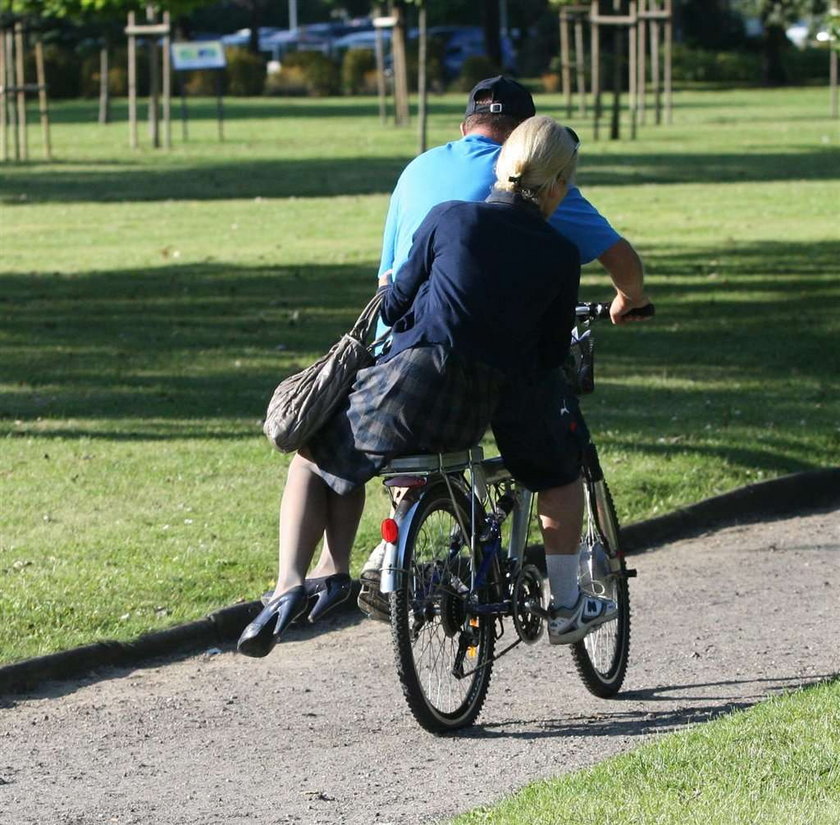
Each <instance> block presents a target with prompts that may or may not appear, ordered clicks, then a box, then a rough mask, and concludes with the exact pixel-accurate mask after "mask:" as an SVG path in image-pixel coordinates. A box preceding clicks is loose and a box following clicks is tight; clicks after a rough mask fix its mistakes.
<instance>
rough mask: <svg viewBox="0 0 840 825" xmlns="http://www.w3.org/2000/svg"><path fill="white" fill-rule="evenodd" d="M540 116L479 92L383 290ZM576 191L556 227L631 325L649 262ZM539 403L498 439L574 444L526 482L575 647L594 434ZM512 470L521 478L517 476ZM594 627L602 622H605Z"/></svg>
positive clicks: (400, 194)
mask: <svg viewBox="0 0 840 825" xmlns="http://www.w3.org/2000/svg"><path fill="white" fill-rule="evenodd" d="M534 114H535V108H534V102H533V99H532V97H531V95H530V94H529V93H528V91H527V90H526V89H525V88H524V87H522V86H521V85H520V84H518V83H516V82H515V81H513V80H511V79H509V78H505V77H501V76H499V77H493V78H488V79H487V80H484V81H481V82H480V83H478V84H477V85H476V86H475V87H474V88H473V89H472V91H471V92H470V95H469V98H468V102H467V108H466V112H465V118H464V121H463V122H462V124H461V134H462V138H461V139H460V140H458V141H453V142H451V143H448V144H446V145H444V146H439V147H436V148H434V149H431V150H429V151H428V152H426V153H424V154H422V155H420V156H419V157H417V158H415V159H414V160H413V161H412V162H411V163H410V164H409V165H408V166H407V167H406V169H405V170H404V171H403V173H402V174H401V176H400V179H399V181H398V183H397V186H396V188H395V190H394V193H393V195H392V197H391V202H390V206H389V210H388V216H387V219H386V224H385V231H384V238H383V248H382V258H381V262H380V269H379V275H380V283H387V282H388V280H389V278H388V274H389V273H390V272H394V273H396V272H398V271H399V269H400V267H401V266H402V264H403V263H404V262H405V260H406V259H407V258H408V256H409V253H410V250H411V248H412V243H413V240H414V235H415V232H416V230H417V228H418V226H419V225H420V224H421V222H422V221H423V219H424V218H425V217H426V214H427V213H428V212H429V210H430V209H431V208H433V207H434V206H435V205H436V204H439V203H441V202H444V201H448V200H465V201H483V200H484V199H485V198H486V197H487V195H488V194H489V192H490V189H491V187H492V184H493V182H494V180H495V178H496V174H495V172H496V169H495V167H496V162H497V160H498V158H499V153H500V151H501V147H502V144H504V142H505V141H506V140H507V138H508V137H509V135H510V134H511V132H512V131H513V129H514V128H515V127H516V126H517V125H518V124H519V123H521V122H522V121H524V120H525V119H526V118H529V117H531V116H533V115H534ZM569 183H570V185H569V187H568V191H567V194H566V196H565V198H564V199H563V200H562V201H561V202H560V204H559V206H557V207H556V208H555V209H554V210H553V212H552V213H551V214H550V216H549V219H548V222H549V225H550V226H551V227H552V228H554V229H555V230H556V231H557V232H558V233H559V234H560V235H562V236H563V237H565V238H567V239H568V240H570V241H572V243H573V244H574V245H575V246H576V247H577V249H578V251H579V255H580V259H581V262H582V263H587V262H589V261H591V260H594V259H595V258H597V259H598V260H599V261H600V262H601V263H602V264H603V265H604V267H605V268H606V269H607V271H608V272H609V274H610V277H611V279H612V281H613V284H614V286H615V289H616V297H615V299H614V300H613V302H612V306H611V318H612V320H613V322H614V323H617V324H620V323H623V322H624V320H625V318H624V316H625V315H626V313H627V312H629V311H630V310H631V309H633V308H636V307H641V306H645V305H647V304H648V303H649V301H648V298H647V296H646V295H645V293H644V286H643V284H644V275H643V268H642V264H641V261H640V259H639V257H638V255H637V254H636V252H635V250H634V249H633V247H632V246H631V245H630V244H629V243H628V242H627V241H626V240H625V239H623V238H621V237H620V236H619V235H618V233H617V232H615V230H614V229H613V228H612V227H611V226H610V225H609V223H608V222H607V221H606V220H605V219H604V218H603V217H602V216H601V215H600V214H599V213H598V212H597V210H595V208H594V207H593V206H592V205H591V204H590V203H589V202H588V201H587V200H586V199H585V198H584V197H583V196H582V195H581V193H580V190H579V189H578V188H577V187H576V186H574V185H573V181H570V182H569ZM527 266H528V262H527V260H523V261H522V267H525V268H527ZM558 276H559V277H562V275H558ZM535 393H537V386H536V385H535V386H530V387H527V388H523V392H522V393H521V394H520V395H519V397H520V398H525V399H533V398H534V397H535ZM539 393H541V395H540V398H541V401H540V403H541V404H543V405H546V407H547V408H550V409H553V410H555V411H556V415H555V416H553V417H548V418H546V419H545V420H543V421H542V422H541V423H540V424H539V425H536V424H534V423H533V422H532V423H531V424H526V422H528V421H531V414H532V412H533V406H532V401H531V402H526V403H524V404H522V405H520V406H519V407H518V408H516V407H514V406H513V404H512V403H511V404H510V405H508V406H507V407H506V409H505V410H504V411H502V412H500V413H499V416H498V429H499V430H500V431H501V432H502V433H504V434H505V435H503V436H502V438H503V439H505V438H509V439H510V440H511V442H512V443H515V444H516V446H517V451H516V452H517V453H518V454H521V455H528V454H533V455H535V456H539V455H548V454H550V453H551V450H547V449H546V446H547V445H548V444H550V443H552V442H554V443H559V442H564V443H565V442H566V441H568V447H567V449H565V450H562V452H563V454H564V455H565V456H566V459H567V460H566V462H564V463H563V464H562V466H553V467H546V468H542V469H541V470H540V471H539V472H536V473H535V471H534V470H533V469H531V468H528V467H521V468H518V469H519V470H520V473H519V474H518V475H519V476H520V477H522V478H523V479H530V485H528V486H531V488H532V489H534V490H539V491H540V495H539V498H538V510H539V515H540V522H541V527H542V531H543V540H544V544H545V549H546V562H547V567H548V578H549V584H550V587H551V594H552V602H553V605H554V607H555V608H556V612H557V618H556V619H555V620H554V621H552V622H551V623H549V638H550V639H551V641H552V642H556V643H568V642H570V641H575V640H577V638H579V634H580V632H581V630H582V628H583V627H584V626H585V625H586V624H587V620H586V616H585V615H584V613H586V611H587V610H588V609H589V608H590V607H591V605H590V604H588V603H587V602H586V601H585V600H583V599H582V598H581V595H580V590H579V588H578V585H577V568H578V554H577V551H578V544H579V539H580V527H581V522H582V517H583V494H582V487H581V484H580V480H579V478H578V471H577V468H578V465H579V457H578V449H579V444H578V442H579V441H580V440H581V439H585V437H586V429H585V424H584V423H583V419H582V418H581V416H580V414H579V411H578V408H577V400H576V398H575V397H574V395H573V394H572V393H571V392H569V390H568V388H567V387H565V385H563V384H561V383H560V382H559V380H558V379H557V377H554V378H552V379H551V380H546V381H544V382H540V386H539ZM495 423H496V422H494V424H495ZM495 429H496V428H495V426H494V430H495ZM529 436H530V437H531V438H530V439H529ZM497 441H498V433H497ZM499 446H500V448H501V444H500V445H499ZM508 452H512V450H510V449H509V450H508ZM510 469H511V471H512V472H514V475H517V472H516V469H517V468H514V467H511V468H510ZM523 472H524V473H525V474H523ZM529 474H530V475H529ZM383 553H384V546H383V545H380V546H379V547H378V548H377V549H376V550H375V551H374V552H373V553H372V554H371V556H370V558H369V560H368V562H367V563H366V564H365V566H364V569H363V571H362V573H361V576H360V578H361V582H362V592H361V594H360V596H359V607H360V608H361V609H362V610H363V612H365V613H366V614H367V615H369V616H371V617H372V618H378V619H383V620H387V619H388V602H387V599H386V598H385V597H383V596H382V594H381V593H380V592H379V569H380V566H381V562H382V556H383ZM330 569H333V567H332V561H331V559H330V558H329V548H326V551H325V553H323V554H322V557H321V560H320V561H319V564H318V567H317V568H316V570H315V571H313V574H312V575H313V577H317V576H319V575H323V574H324V573H325V572H328V571H329V570H330ZM594 612H595V613H597V609H595V610H594ZM591 618H592V619H594V620H597V619H598V618H599V616H598V615H593V616H592V617H591Z"/></svg>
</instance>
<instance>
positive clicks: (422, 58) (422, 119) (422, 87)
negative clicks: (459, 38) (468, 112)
mask: <svg viewBox="0 0 840 825" xmlns="http://www.w3.org/2000/svg"><path fill="white" fill-rule="evenodd" d="M417 14H418V21H417V27H418V29H419V35H420V37H419V41H418V44H417V46H418V50H419V51H418V63H417V129H418V141H417V153H418V154H423V152H425V151H426V96H427V91H428V89H427V86H428V83H427V78H426V53H427V51H428V44H427V40H426V35H427V26H426V3H425V2H423V0H420V3H419V5H418V7H417Z"/></svg>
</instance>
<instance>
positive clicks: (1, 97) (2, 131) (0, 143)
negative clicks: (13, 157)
mask: <svg viewBox="0 0 840 825" xmlns="http://www.w3.org/2000/svg"><path fill="white" fill-rule="evenodd" d="M8 159H9V134H8V121H7V119H6V34H5V32H4V31H3V30H2V29H0V161H7V160H8Z"/></svg>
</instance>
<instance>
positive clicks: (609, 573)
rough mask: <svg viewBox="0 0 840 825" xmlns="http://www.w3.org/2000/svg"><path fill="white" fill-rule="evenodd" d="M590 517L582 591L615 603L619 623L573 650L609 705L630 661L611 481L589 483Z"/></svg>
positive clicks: (589, 683) (592, 688) (586, 679)
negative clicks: (609, 700) (609, 485)
mask: <svg viewBox="0 0 840 825" xmlns="http://www.w3.org/2000/svg"><path fill="white" fill-rule="evenodd" d="M586 498H587V515H586V519H585V521H584V526H583V536H582V539H581V571H580V584H581V589H582V590H584V591H586V592H589V593H592V594H593V595H595V596H604V597H606V598H608V599H612V600H613V601H614V602H615V603H616V604H617V605H618V615H617V616H616V618H615V619H612V620H611V621H609V622H605V623H604V624H602V625H599V626H598V627H596V628H595V629H594V630H593V631H591V632H590V633H589V634H587V635H586V636H585V637H584V638H583V639H582V640H581V641H579V642H577V643H575V644H574V645H573V646H572V657H573V658H574V662H575V666H576V667H577V671H578V674H579V675H580V678H581V679H582V681H583V684H584V685H585V686H586V689H587V690H588V691H589V692H590V693H593V694H594V695H595V696H600V697H601V698H602V699H608V698H610V697H611V696H615V694H616V693H618V691H619V690H620V689H621V685H622V683H623V682H624V676H625V673H626V672H627V661H628V658H629V655H630V592H629V590H628V588H627V576H626V572H625V567H624V560H623V559H622V558H621V557H620V555H619V551H618V534H619V533H618V530H619V528H618V518H617V516H616V514H615V506H614V505H613V500H612V496H611V495H610V491H609V488H608V487H607V483H606V481H604V480H603V479H601V480H600V481H592V480H587V482H586Z"/></svg>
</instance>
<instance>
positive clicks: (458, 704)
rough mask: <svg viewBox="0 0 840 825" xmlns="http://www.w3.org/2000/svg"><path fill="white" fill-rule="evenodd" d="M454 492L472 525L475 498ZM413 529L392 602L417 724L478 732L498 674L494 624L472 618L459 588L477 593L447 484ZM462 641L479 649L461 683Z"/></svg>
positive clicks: (427, 501) (426, 497)
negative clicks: (476, 723)
mask: <svg viewBox="0 0 840 825" xmlns="http://www.w3.org/2000/svg"><path fill="white" fill-rule="evenodd" d="M454 493H455V499H456V503H457V506H458V508H459V509H460V511H461V513H462V514H463V515H464V518H462V519H461V521H462V522H463V523H464V524H465V525H469V521H470V517H469V512H470V510H469V505H468V500H467V497H466V496H465V495H464V494H463V493H462V492H461V491H460V490H457V489H454ZM408 529H409V533H408V536H407V538H406V552H405V560H404V562H405V571H406V572H405V573H404V574H403V582H402V584H401V585H400V587H399V588H398V589H397V590H396V591H395V592H393V593H391V595H390V600H391V635H392V639H393V643H394V654H395V659H396V667H397V675H398V677H399V680H400V683H401V685H402V689H403V694H404V695H405V698H406V701H407V702H408V706H409V709H410V710H411V712H412V714H413V716H414V718H415V719H416V720H417V722H418V723H419V724H420V725H421V726H422V727H423V728H425V729H426V730H427V731H430V732H431V733H445V732H447V731H452V730H457V729H458V728H463V727H466V726H468V725H471V724H472V723H473V722H474V721H475V720H476V718H477V717H478V714H479V713H480V712H481V708H482V706H483V704H484V700H485V698H486V696H487V689H488V687H489V685H490V678H491V675H492V668H493V652H494V649H495V642H496V635H495V626H494V620H493V618H492V617H489V616H481V617H478V618H473V619H470V618H469V617H468V616H467V615H466V611H465V605H466V601H465V600H464V599H461V595H463V589H464V588H463V587H461V586H460V584H459V582H460V583H463V584H464V585H466V587H469V585H470V576H471V574H472V572H473V561H472V559H471V556H470V547H469V536H461V535H460V534H461V528H460V527H459V526H458V521H457V519H456V517H455V509H454V506H453V502H452V498H451V497H450V494H449V490H448V488H447V486H446V484H445V483H444V482H440V483H437V484H435V485H433V486H432V487H431V488H428V489H426V490H425V491H424V492H423V494H422V498H421V499H420V502H419V504H418V506H417V511H416V512H415V514H414V516H413V518H412V520H411V523H410V525H409V528H408ZM459 543H460V546H461V549H460V550H459V551H458V552H457V555H453V552H454V550H453V548H455V547H456V546H457V545H458V544H459ZM459 594H460V595H459ZM462 640H472V641H474V642H475V644H474V645H470V647H469V648H467V651H468V653H467V654H465V653H464V652H461V654H460V659H461V661H462V664H463V665H464V670H465V671H467V673H468V675H466V676H463V677H462V678H458V677H457V676H455V675H454V674H453V672H452V670H453V667H454V666H455V665H456V662H457V660H458V658H459V645H461V644H464V641H462Z"/></svg>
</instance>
